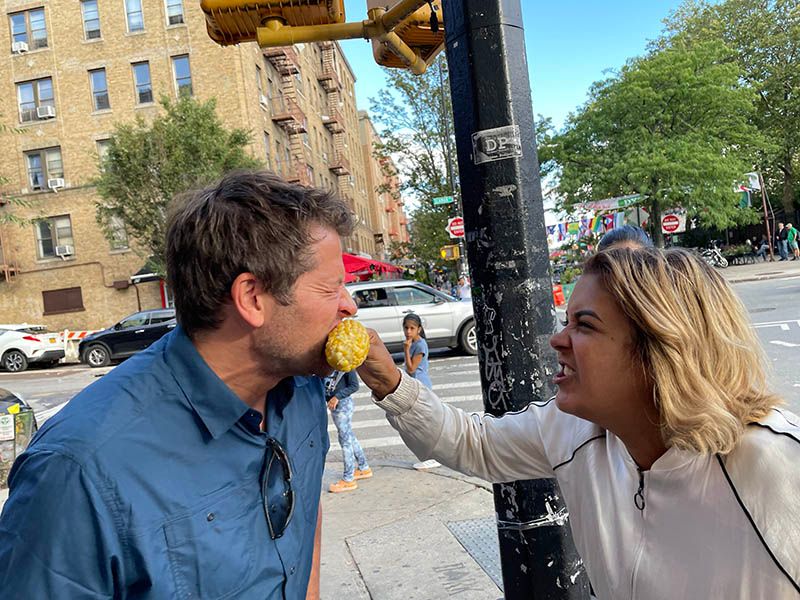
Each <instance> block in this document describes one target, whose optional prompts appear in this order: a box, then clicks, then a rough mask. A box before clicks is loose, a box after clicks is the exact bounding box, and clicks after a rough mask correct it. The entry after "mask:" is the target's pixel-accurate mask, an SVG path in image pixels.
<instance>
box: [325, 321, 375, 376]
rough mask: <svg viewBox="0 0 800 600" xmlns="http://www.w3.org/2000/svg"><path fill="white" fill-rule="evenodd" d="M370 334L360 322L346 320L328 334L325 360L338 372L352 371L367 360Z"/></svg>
mask: <svg viewBox="0 0 800 600" xmlns="http://www.w3.org/2000/svg"><path fill="white" fill-rule="evenodd" d="M368 352H369V334H368V333H367V328H366V327H364V326H363V325H362V324H361V323H359V322H358V321H354V320H353V319H346V320H344V321H342V322H341V323H339V324H338V325H337V326H336V327H335V328H334V329H333V331H331V332H330V333H329V334H328V342H327V343H326V344H325V359H326V360H327V361H328V364H329V365H330V366H331V367H333V368H334V369H336V370H337V371H352V370H353V369H355V368H356V367H358V366H359V365H361V363H363V362H364V361H365V360H366V358H367V353H368Z"/></svg>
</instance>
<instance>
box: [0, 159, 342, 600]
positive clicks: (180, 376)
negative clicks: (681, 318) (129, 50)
mask: <svg viewBox="0 0 800 600" xmlns="http://www.w3.org/2000/svg"><path fill="white" fill-rule="evenodd" d="M352 230H353V218H352V215H351V212H350V209H349V208H348V206H347V205H346V204H345V203H344V202H342V201H341V200H339V199H337V198H335V197H334V196H332V195H331V194H329V193H328V192H326V191H322V190H317V189H313V188H308V187H304V186H300V185H293V184H289V183H286V182H285V181H283V180H281V179H280V178H278V177H276V176H274V175H272V174H270V173H267V172H264V171H239V172H233V173H230V174H228V175H226V176H225V177H223V178H222V179H221V180H220V181H219V182H217V183H216V184H214V185H211V186H209V187H207V188H205V189H202V190H199V191H196V192H193V193H190V194H187V195H186V196H184V197H182V198H180V199H179V200H178V201H177V202H176V203H175V205H174V207H173V209H172V212H171V214H170V216H169V218H168V222H167V228H166V231H167V232H166V265H167V279H168V280H169V282H170V290H171V292H172V295H173V298H174V302H175V309H176V313H177V320H178V326H177V327H175V329H174V330H173V331H172V332H171V333H168V334H167V335H166V336H164V337H163V338H161V340H159V341H158V342H156V343H155V344H153V345H152V346H150V348H148V349H147V350H145V351H143V352H141V353H139V354H137V355H136V356H134V357H133V358H130V359H128V360H127V361H125V362H124V363H123V364H121V365H120V366H118V367H116V368H115V369H114V370H113V371H111V372H110V373H108V374H106V375H104V376H103V377H102V379H99V380H98V381H96V382H95V383H93V384H92V385H90V386H89V387H87V388H86V389H85V390H83V391H82V392H80V393H79V394H78V395H77V396H75V398H73V399H72V400H71V401H70V402H69V403H67V404H66V406H65V407H64V408H63V409H62V410H61V411H60V412H59V413H58V414H56V415H55V416H53V417H51V418H50V419H49V420H48V421H47V423H45V424H44V425H43V426H42V428H41V429H40V430H39V433H38V434H37V436H36V437H35V439H34V440H33V442H32V443H31V445H30V446H29V447H28V449H27V450H26V451H25V452H24V453H23V454H22V455H21V456H20V457H19V458H18V459H17V461H16V462H15V463H14V466H13V468H12V471H11V474H10V478H9V484H10V495H9V498H8V501H7V503H6V504H5V507H4V509H3V513H2V516H0V596H2V597H3V598H9V599H10V598H20V599H22V598H25V599H28V598H30V599H34V598H37V599H38V598H42V599H44V598H47V599H48V600H59V599H72V598H137V599H142V600H149V599H154V600H155V599H158V600H161V599H164V598H222V597H225V598H282V599H284V598H285V599H288V600H303V599H305V598H307V597H309V598H317V597H318V595H319V592H318V590H319V585H318V584H319V579H318V573H319V546H318V544H319V539H320V538H319V536H318V532H319V528H320V523H321V514H320V512H319V499H320V491H321V487H322V472H323V468H324V465H325V455H326V454H327V451H328V446H329V441H328V433H327V429H328V427H327V425H328V416H327V411H326V409H325V405H324V391H323V387H322V380H321V379H320V377H324V376H325V375H327V374H329V373H330V371H331V369H330V367H329V366H328V364H327V361H326V360H325V352H324V349H325V342H326V340H327V336H328V333H329V332H330V331H331V330H332V329H334V328H335V327H336V326H337V325H338V324H339V323H340V322H341V320H342V319H343V318H345V317H350V316H352V315H353V314H355V310H356V307H355V305H354V304H353V300H352V299H351V297H350V294H348V293H347V291H346V289H345V287H344V284H343V281H344V268H343V265H342V254H341V244H342V239H343V238H344V237H346V236H348V235H350V234H351V233H352ZM310 374H314V375H316V376H315V377H308V376H307V375H310Z"/></svg>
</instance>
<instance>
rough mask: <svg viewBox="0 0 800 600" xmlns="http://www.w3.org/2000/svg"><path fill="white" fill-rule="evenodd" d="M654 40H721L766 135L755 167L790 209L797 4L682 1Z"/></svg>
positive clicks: (799, 64)
mask: <svg viewBox="0 0 800 600" xmlns="http://www.w3.org/2000/svg"><path fill="white" fill-rule="evenodd" d="M666 25H667V31H666V33H665V35H664V36H663V37H662V38H661V39H660V40H659V41H658V45H660V46H662V47H663V46H667V45H671V44H676V43H678V44H687V43H689V44H699V43H704V42H706V41H708V40H722V41H724V43H725V44H726V45H727V47H728V48H729V49H730V52H729V55H728V60H730V61H732V62H736V63H737V64H739V65H740V66H741V76H742V78H743V80H744V81H745V82H746V83H747V85H749V86H750V87H752V88H753V90H754V91H755V92H756V96H755V98H754V101H755V106H756V111H755V113H754V115H753V122H754V124H755V125H756V127H758V129H759V130H760V131H761V132H762V133H763V134H764V135H765V136H766V137H767V139H769V140H770V142H772V143H771V145H770V146H768V147H767V148H765V151H764V152H763V153H762V156H761V157H760V160H759V161H758V163H759V168H760V169H761V170H762V171H763V173H764V178H765V180H766V182H767V185H768V188H770V189H771V190H772V191H773V192H775V193H776V195H777V196H779V197H780V198H781V201H782V204H783V208H784V210H785V211H786V212H787V213H788V214H792V212H793V210H794V206H795V204H796V203H797V202H798V201H799V200H800V175H799V173H800V171H799V169H800V9H799V8H798V4H797V0H725V1H724V2H719V3H713V4H712V3H709V2H695V1H688V2H685V3H684V4H683V5H682V6H681V7H680V8H679V9H678V10H677V11H675V13H673V14H672V15H671V16H670V18H668V19H667V20H666Z"/></svg>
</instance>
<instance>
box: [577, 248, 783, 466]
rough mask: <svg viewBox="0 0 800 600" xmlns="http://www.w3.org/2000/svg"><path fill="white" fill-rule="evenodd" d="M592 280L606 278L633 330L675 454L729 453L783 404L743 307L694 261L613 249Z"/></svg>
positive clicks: (600, 258)
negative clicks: (747, 431)
mask: <svg viewBox="0 0 800 600" xmlns="http://www.w3.org/2000/svg"><path fill="white" fill-rule="evenodd" d="M584 273H585V274H593V275H596V276H598V277H599V278H600V281H601V283H602V285H603V287H604V289H605V290H606V291H608V292H609V293H610V294H611V295H612V296H613V297H614V298H615V299H616V301H617V302H618V303H619V305H620V307H621V308H622V311H623V312H624V313H625V314H626V315H627V316H628V318H630V320H631V322H632V325H633V328H634V330H635V334H634V340H635V353H636V355H637V356H638V357H639V359H640V360H641V363H642V367H643V369H644V371H645V374H646V375H647V376H648V377H649V378H650V380H651V381H652V382H653V395H654V401H655V403H656V406H657V407H658V410H659V414H660V416H661V433H662V436H663V438H664V441H665V442H666V443H667V444H668V445H674V446H676V447H678V448H682V449H689V450H695V451H697V452H701V453H715V452H718V453H721V454H726V453H728V452H730V451H731V450H733V448H734V447H735V446H736V444H737V442H738V441H739V439H740V437H741V436H742V434H743V432H744V428H745V427H746V426H747V425H748V424H749V423H753V422H756V421H760V420H761V419H763V418H764V417H765V416H766V415H767V413H768V412H769V411H770V410H771V409H772V408H773V407H774V406H776V405H778V404H781V400H780V398H778V396H776V395H775V394H773V393H772V392H770V391H769V390H768V389H767V382H766V379H767V378H766V371H765V366H766V364H767V363H766V360H765V355H764V352H763V350H762V348H761V344H760V343H759V341H758V338H757V337H756V335H755V333H754V332H753V329H752V328H751V326H750V321H749V319H748V317H747V313H746V311H745V308H744V306H743V305H742V303H741V302H740V301H739V299H738V298H737V297H736V295H735V294H734V293H733V291H732V290H731V288H730V287H729V286H728V284H727V282H726V281H725V280H724V279H723V278H722V277H721V276H720V275H719V274H718V273H717V272H716V271H715V270H714V269H713V268H712V267H710V266H708V265H707V264H705V263H704V262H703V261H702V260H701V259H699V258H698V257H697V256H696V255H695V254H693V253H691V252H689V251H687V250H684V249H681V248H675V249H669V250H663V251H661V250H656V249H651V248H642V249H635V250H631V249H627V248H612V249H609V250H606V251H604V252H600V253H598V254H596V255H594V256H592V257H591V258H589V260H588V261H587V262H586V265H585V268H584Z"/></svg>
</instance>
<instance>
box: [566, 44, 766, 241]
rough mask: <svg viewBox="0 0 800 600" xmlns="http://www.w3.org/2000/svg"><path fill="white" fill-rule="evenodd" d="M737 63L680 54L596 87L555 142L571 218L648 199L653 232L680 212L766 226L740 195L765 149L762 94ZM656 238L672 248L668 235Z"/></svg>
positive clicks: (652, 60) (700, 52) (666, 52)
mask: <svg viewBox="0 0 800 600" xmlns="http://www.w3.org/2000/svg"><path fill="white" fill-rule="evenodd" d="M728 55H729V51H728V50H727V48H725V46H723V45H722V44H721V43H718V42H708V43H702V44H697V45H693V46H692V47H691V48H690V49H687V48H686V47H683V46H681V45H678V44H675V45H673V46H670V47H668V48H665V49H663V50H656V51H653V52H651V53H650V54H649V55H647V56H645V57H642V58H636V59H632V60H630V61H629V62H628V63H627V64H626V65H625V66H624V67H623V68H622V69H621V71H620V72H619V73H618V74H616V75H613V76H611V77H608V78H607V79H605V80H603V81H599V82H597V83H595V84H594V85H593V87H592V89H591V92H590V99H589V101H588V102H587V103H586V104H585V105H584V106H583V107H582V108H581V109H579V110H578V112H577V113H575V114H573V115H570V116H569V118H568V120H567V124H566V126H565V129H564V131H563V132H561V133H559V134H558V135H556V136H555V137H554V138H553V139H552V140H551V144H552V147H551V151H552V156H553V157H554V160H555V161H556V163H557V165H558V174H559V177H560V180H559V184H558V192H559V194H560V196H561V198H562V202H563V206H562V208H565V209H566V210H568V211H569V210H570V209H572V207H573V206H574V205H575V204H576V203H579V202H584V201H587V200H592V199H594V200H597V199H601V198H606V197H611V196H617V195H623V194H631V193H638V194H641V196H642V204H643V205H644V206H645V207H646V208H647V210H649V212H650V215H651V223H653V224H660V222H661V213H662V210H663V209H665V208H672V207H676V206H681V207H683V208H685V209H687V210H688V211H689V213H690V214H692V215H696V216H698V217H699V218H700V220H701V222H703V223H705V224H707V225H710V226H715V227H727V226H730V225H733V224H736V223H745V222H754V221H755V220H757V219H758V215H757V213H756V211H754V210H741V209H740V208H739V206H738V198H737V197H736V196H735V195H734V194H733V192H732V188H733V185H734V183H735V182H736V181H739V180H741V177H742V175H743V174H744V173H745V172H747V171H749V170H752V165H753V163H752V159H753V155H754V152H755V150H756V149H757V148H759V147H760V145H761V144H763V142H762V141H761V138H760V136H759V134H758V131H757V130H756V129H755V128H754V127H753V126H752V125H751V124H750V120H751V117H752V110H753V94H752V92H751V90H750V89H748V88H747V87H744V86H743V85H742V84H741V81H740V78H739V70H738V67H737V65H736V64H734V63H731V62H730V61H727V60H726V58H727V56H728ZM653 235H654V237H655V240H656V242H657V243H658V244H659V245H661V244H663V239H662V234H661V228H660V227H659V226H657V225H656V226H654V227H653Z"/></svg>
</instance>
